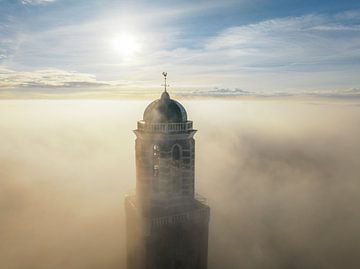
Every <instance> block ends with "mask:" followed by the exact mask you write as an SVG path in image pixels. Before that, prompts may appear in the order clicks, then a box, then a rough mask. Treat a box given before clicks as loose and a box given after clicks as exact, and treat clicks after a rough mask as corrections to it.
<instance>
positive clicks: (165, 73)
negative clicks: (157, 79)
mask: <svg viewBox="0 0 360 269" xmlns="http://www.w3.org/2000/svg"><path fill="white" fill-rule="evenodd" d="M162 74H163V76H164V80H165V84H163V85H161V86H164V87H165V92H166V88H167V87H168V86H170V85H169V84H167V83H166V77H167V72H162Z"/></svg>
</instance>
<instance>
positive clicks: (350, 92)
mask: <svg viewBox="0 0 360 269" xmlns="http://www.w3.org/2000/svg"><path fill="white" fill-rule="evenodd" d="M178 95H179V96H184V97H224V98H228V97H260V98H262V97H265V98H267V97H271V98H280V97H294V98H304V97H312V98H334V99H359V98H360V89H358V88H352V89H343V90H307V91H292V90H289V91H284V90H283V91H276V90H267V91H247V90H242V89H239V88H234V89H230V88H217V87H215V88H213V89H209V90H207V89H203V90H195V91H184V92H180V93H178Z"/></svg>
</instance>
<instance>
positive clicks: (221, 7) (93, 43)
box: [0, 0, 360, 99]
mask: <svg viewBox="0 0 360 269" xmlns="http://www.w3.org/2000/svg"><path fill="white" fill-rule="evenodd" d="M163 71H167V72H168V74H169V75H168V78H169V84H170V89H171V91H173V92H174V93H176V94H178V95H183V96H254V95H255V96H293V95H295V96H296V95H312V96H325V97H338V98H348V99H352V98H359V97H360V76H359V73H360V2H359V1H335V0H328V1H321V0H320V1H309V0H304V1H295V0H293V1H285V0H277V1H275V0H268V1H266V0H251V1H250V0H239V1H231V0H227V1H214V0H207V1H205V0H202V1H188V0H183V1H157V0H155V1H115V0H108V1H97V0H77V1H70V0H0V98H33V97H35V98H36V97H50V98H51V97H64V98H66V97H85V96H90V97H95V98H97V97H101V96H103V97H116V96H126V95H130V96H133V95H136V96H146V95H148V94H151V93H153V92H159V91H161V84H162V76H161V73H162V72H163Z"/></svg>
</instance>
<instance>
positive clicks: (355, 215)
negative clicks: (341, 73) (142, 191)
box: [0, 100, 360, 269]
mask: <svg viewBox="0 0 360 269" xmlns="http://www.w3.org/2000/svg"><path fill="white" fill-rule="evenodd" d="M147 103H148V102H144V101H141V102H140V101H132V102H126V101H1V106H0V128H1V133H0V140H1V141H2V142H1V145H0V211H1V214H0V238H1V244H0V267H1V268H7V269H42V268H44V269H49V268H51V269H60V268H64V267H66V268H69V269H85V268H86V269H88V268H104V269H115V268H117V269H118V268H125V243H124V239H125V230H124V207H123V198H124V195H125V194H126V193H129V192H131V191H132V190H133V188H134V186H135V163H134V135H133V134H132V132H131V130H132V129H134V128H135V126H136V120H139V119H141V117H142V112H143V110H144V108H145V107H146V105H147ZM182 103H183V104H184V106H185V107H186V109H187V111H188V115H189V117H190V118H191V119H192V120H194V124H195V127H196V129H198V130H199V131H198V133H197V134H196V184H197V185H196V189H197V192H199V193H200V194H202V195H203V196H205V197H207V198H208V204H209V205H210V207H211V222H210V241H209V243H210V246H209V268H210V269H217V268H226V269H238V268H249V269H254V268H255V269H256V268H259V269H260V268H270V269H272V268H274V269H275V268H276V269H279V268H316V269H319V268H326V269H328V268H349V269H352V268H354V269H357V268H359V266H360V259H359V258H358V253H359V251H360V237H359V235H358V234H359V233H358V227H359V225H360V215H359V204H360V200H359V197H360V196H359V184H360V183H359V174H360V171H359V167H358V163H359V156H360V147H359V143H358V137H359V136H360V128H359V126H358V124H357V123H358V122H359V120H360V118H359V115H360V113H359V108H360V107H359V105H357V104H355V103H348V104H346V103H343V104H339V103H336V104H329V103H325V102H315V101H313V102H274V101H269V102H266V101H221V100H214V101H187V102H185V101H184V102H182Z"/></svg>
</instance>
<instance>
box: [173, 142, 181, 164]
mask: <svg viewBox="0 0 360 269" xmlns="http://www.w3.org/2000/svg"><path fill="white" fill-rule="evenodd" d="M172 158H173V160H174V161H179V160H180V158H181V153H180V147H179V146H178V145H175V146H174V148H173V150H172Z"/></svg>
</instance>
